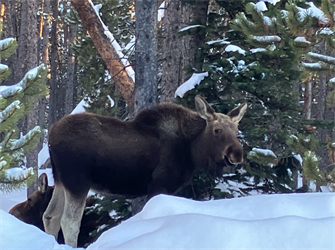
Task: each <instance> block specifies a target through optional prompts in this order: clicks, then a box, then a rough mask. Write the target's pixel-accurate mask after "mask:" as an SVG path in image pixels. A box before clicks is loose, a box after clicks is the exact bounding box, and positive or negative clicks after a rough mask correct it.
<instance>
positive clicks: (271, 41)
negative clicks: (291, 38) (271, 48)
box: [250, 36, 281, 43]
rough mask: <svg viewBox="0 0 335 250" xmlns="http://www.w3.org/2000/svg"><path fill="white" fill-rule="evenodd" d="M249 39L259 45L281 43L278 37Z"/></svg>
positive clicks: (253, 37)
mask: <svg viewBox="0 0 335 250" xmlns="http://www.w3.org/2000/svg"><path fill="white" fill-rule="evenodd" d="M250 38H251V39H252V40H254V41H256V42H260V43H274V42H280V41H281V38H280V37H279V36H250Z"/></svg>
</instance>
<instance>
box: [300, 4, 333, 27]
mask: <svg viewBox="0 0 335 250" xmlns="http://www.w3.org/2000/svg"><path fill="white" fill-rule="evenodd" d="M306 4H308V5H309V6H310V7H309V8H308V9H307V13H308V14H310V15H311V16H312V17H315V18H317V19H318V20H319V21H320V22H322V23H324V24H326V23H328V22H329V20H328V18H327V17H326V16H325V14H324V13H323V12H322V10H320V9H319V8H318V7H316V6H315V5H314V3H313V2H307V3H306Z"/></svg>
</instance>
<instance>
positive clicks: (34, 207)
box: [9, 173, 116, 247]
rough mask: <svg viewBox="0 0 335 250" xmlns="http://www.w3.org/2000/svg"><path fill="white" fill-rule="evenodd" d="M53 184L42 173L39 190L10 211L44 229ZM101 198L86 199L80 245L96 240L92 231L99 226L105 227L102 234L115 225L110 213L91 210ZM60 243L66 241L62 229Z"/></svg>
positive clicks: (83, 245)
mask: <svg viewBox="0 0 335 250" xmlns="http://www.w3.org/2000/svg"><path fill="white" fill-rule="evenodd" d="M53 191H54V187H53V186H49V185H48V177H47V175H46V174H45V173H43V174H41V175H40V176H39V178H38V190H37V191H35V192H34V193H33V194H32V195H30V196H29V197H28V199H27V200H26V201H24V202H21V203H19V204H17V205H15V206H14V207H12V208H11V209H10V210H9V213H10V214H12V215H14V216H15V217H16V218H18V219H19V220H21V221H23V222H25V223H27V224H31V225H34V226H36V227H38V228H39V229H41V230H42V231H44V226H43V220H42V216H43V213H44V212H45V210H46V209H47V206H48V204H49V202H50V200H51V196H52V193H53ZM99 200H100V199H99V198H97V197H95V196H89V197H87V199H86V207H85V209H87V211H89V212H88V213H84V215H83V218H82V220H81V226H80V233H79V236H78V246H79V247H86V246H87V245H89V244H90V243H92V242H94V241H95V240H96V238H97V236H95V237H92V235H91V233H92V232H93V231H94V230H97V229H98V228H101V227H102V226H103V227H104V228H103V230H101V231H100V232H99V234H98V235H100V234H101V233H102V232H103V231H105V230H107V229H108V228H110V227H112V226H113V225H115V223H116V222H115V221H113V220H112V219H111V218H110V216H109V215H108V213H99V214H98V213H95V212H92V211H91V210H90V208H91V207H92V206H95V205H96V204H97V201H99ZM57 241H58V243H60V244H63V243H64V237H63V234H62V232H61V231H60V232H59V234H58V238H57Z"/></svg>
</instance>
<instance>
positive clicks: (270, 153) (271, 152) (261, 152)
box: [252, 148, 277, 158]
mask: <svg viewBox="0 0 335 250" xmlns="http://www.w3.org/2000/svg"><path fill="white" fill-rule="evenodd" d="M252 151H254V152H256V153H258V154H262V155H265V156H267V155H269V156H272V157H274V158H277V156H276V155H275V153H273V151H272V150H270V149H261V148H253V149H252Z"/></svg>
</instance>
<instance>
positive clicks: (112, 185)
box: [43, 96, 247, 247]
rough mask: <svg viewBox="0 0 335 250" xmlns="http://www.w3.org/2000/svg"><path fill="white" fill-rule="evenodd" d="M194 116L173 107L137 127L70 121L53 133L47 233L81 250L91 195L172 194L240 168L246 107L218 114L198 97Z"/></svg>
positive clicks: (82, 117) (92, 118)
mask: <svg viewBox="0 0 335 250" xmlns="http://www.w3.org/2000/svg"><path fill="white" fill-rule="evenodd" d="M195 106H196V110H197V112H194V111H192V110H189V109H187V108H184V107H182V106H179V105H175V104H160V105H157V106H155V107H153V108H151V109H146V110H143V111H141V112H140V113H139V114H138V115H137V116H136V117H135V119H134V120H132V121H120V120H118V119H115V118H109V117H101V116H97V115H94V114H89V113H81V114H75V115H70V116H66V117H64V118H62V119H61V120H60V121H58V122H57V123H55V124H54V125H53V126H52V127H51V129H50V132H49V151H50V159H51V164H52V170H53V175H54V179H55V190H54V192H53V196H52V199H51V201H50V203H49V206H48V208H47V210H46V211H45V213H44V215H43V222H44V227H45V230H46V232H47V233H49V234H52V235H54V236H55V237H56V236H57V234H58V231H59V229H60V227H61V228H62V230H63V234H64V238H65V243H66V244H68V245H70V246H73V247H76V245H77V237H78V233H79V227H80V221H81V217H82V214H83V210H84V207H85V200H86V196H87V193H88V191H89V190H90V189H93V190H95V191H98V192H110V193H114V194H123V195H135V196H137V195H138V196H139V195H145V194H148V198H150V197H152V196H154V195H156V194H158V193H166V194H173V193H174V192H176V191H177V190H178V189H179V188H180V187H181V186H183V185H185V183H187V182H189V181H190V179H191V176H192V174H193V172H194V170H195V169H197V168H204V167H209V166H210V165H213V164H210V162H212V163H215V164H214V165H216V166H219V167H222V166H223V165H225V164H226V163H230V164H238V163H241V162H242V161H243V149H242V147H241V145H240V143H239V141H238V140H237V137H236V135H237V132H238V123H239V121H240V120H241V119H242V117H243V115H244V113H245V111H246V108H247V105H246V103H244V104H241V105H240V106H238V107H237V108H235V109H233V110H232V111H230V112H229V113H228V114H227V115H225V114H221V113H216V112H215V111H214V110H213V109H212V107H210V106H209V104H208V103H207V102H206V100H205V99H204V98H203V97H201V96H196V97H195Z"/></svg>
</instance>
